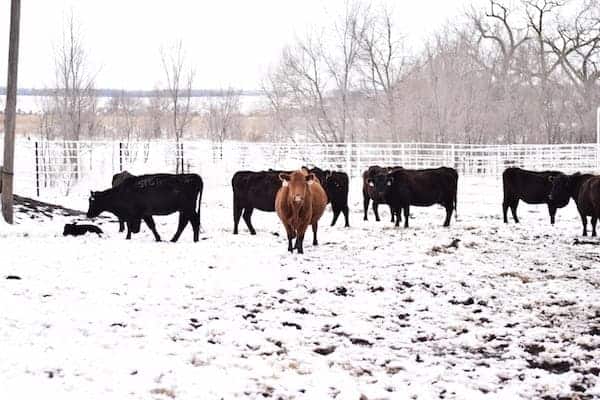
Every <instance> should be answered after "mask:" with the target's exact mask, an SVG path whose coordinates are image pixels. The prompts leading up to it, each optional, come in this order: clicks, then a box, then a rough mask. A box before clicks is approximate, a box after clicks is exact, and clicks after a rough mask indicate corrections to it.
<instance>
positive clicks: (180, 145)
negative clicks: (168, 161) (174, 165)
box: [179, 142, 185, 174]
mask: <svg viewBox="0 0 600 400" xmlns="http://www.w3.org/2000/svg"><path fill="white" fill-rule="evenodd" d="M179 147H181V152H180V155H181V173H182V174H183V173H185V171H184V170H183V164H184V159H183V142H180V143H179Z"/></svg>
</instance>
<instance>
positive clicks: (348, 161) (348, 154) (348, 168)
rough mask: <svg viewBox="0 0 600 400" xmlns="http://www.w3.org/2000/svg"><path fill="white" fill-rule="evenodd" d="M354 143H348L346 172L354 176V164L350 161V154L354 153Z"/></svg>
mask: <svg viewBox="0 0 600 400" xmlns="http://www.w3.org/2000/svg"><path fill="white" fill-rule="evenodd" d="M351 146H352V143H346V171H348V174H349V175H350V176H352V163H351V161H350V152H351V151H352V147H351Z"/></svg>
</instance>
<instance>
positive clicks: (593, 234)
mask: <svg viewBox="0 0 600 400" xmlns="http://www.w3.org/2000/svg"><path fill="white" fill-rule="evenodd" d="M596 222H598V217H592V236H593V237H595V236H596Z"/></svg>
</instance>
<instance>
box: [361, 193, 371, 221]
mask: <svg viewBox="0 0 600 400" xmlns="http://www.w3.org/2000/svg"><path fill="white" fill-rule="evenodd" d="M369 201H371V199H370V198H369V195H368V194H367V193H366V192H365V191H364V190H363V210H364V213H365V215H364V216H363V221H368V220H369V218H368V217H367V211H369Z"/></svg>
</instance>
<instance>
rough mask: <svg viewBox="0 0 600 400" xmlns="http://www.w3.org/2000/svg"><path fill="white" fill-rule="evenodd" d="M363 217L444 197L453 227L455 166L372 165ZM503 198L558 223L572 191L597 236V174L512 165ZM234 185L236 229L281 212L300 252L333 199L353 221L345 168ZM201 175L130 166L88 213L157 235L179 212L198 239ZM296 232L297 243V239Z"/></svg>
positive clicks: (257, 177)
mask: <svg viewBox="0 0 600 400" xmlns="http://www.w3.org/2000/svg"><path fill="white" fill-rule="evenodd" d="M362 178H363V182H362V183H363V187H362V194H363V208H364V209H363V211H364V217H363V218H364V220H365V221H366V220H367V219H368V216H367V211H368V207H369V204H370V203H371V202H372V209H373V213H374V214H375V219H376V220H377V221H379V220H380V218H379V212H378V206H379V205H380V204H387V205H388V206H389V208H390V214H391V221H392V222H393V223H395V226H396V227H398V226H399V224H400V222H401V221H402V215H401V214H402V213H403V214H404V227H406V228H408V220H409V213H410V206H417V207H427V206H431V205H434V204H439V205H441V206H442V207H444V209H445V211H446V217H445V219H444V223H443V226H449V225H450V221H451V218H452V214H453V213H454V214H455V217H456V203H457V201H456V199H457V187H458V173H457V171H456V170H455V169H453V168H448V167H440V168H433V169H407V168H403V167H401V166H395V167H380V166H371V167H369V168H368V169H367V170H366V171H364V173H363V175H362ZM502 182H503V190H504V198H503V202H502V211H503V217H504V222H505V223H508V216H507V212H508V209H509V208H510V210H511V213H512V217H513V219H514V221H515V222H517V223H518V222H519V218H518V217H517V206H518V204H519V201H520V200H523V201H524V202H526V203H529V204H546V205H547V206H548V212H549V214H550V223H551V224H554V221H555V215H556V210H557V209H558V208H562V207H565V206H566V205H567V204H568V203H569V200H570V199H571V198H572V199H573V200H574V201H575V204H576V206H577V210H578V211H579V214H580V216H581V220H582V223H583V235H584V236H585V235H587V217H588V216H591V223H592V236H596V222H597V220H598V218H599V217H600V176H594V175H590V174H580V173H575V174H573V175H566V174H564V173H562V172H559V171H542V172H538V171H528V170H524V169H521V168H512V167H511V168H507V169H506V170H505V171H504V173H503V174H502ZM231 185H232V189H233V234H235V235H237V234H238V225H239V222H240V218H243V219H244V222H245V224H246V226H247V227H248V230H249V231H250V234H252V235H255V234H256V230H255V229H254V226H253V225H252V213H253V211H254V209H258V210H261V211H270V212H273V211H276V212H277V215H278V217H279V218H280V220H281V222H282V224H283V226H284V227H285V230H286V233H287V239H288V250H289V251H290V252H293V251H294V249H295V250H297V252H298V253H303V240H304V235H305V233H306V230H307V228H308V226H309V225H310V226H311V227H312V232H313V245H317V244H318V240H317V229H318V223H319V219H320V218H321V216H322V215H323V212H324V211H325V208H326V206H327V204H328V203H331V208H332V210H333V220H332V221H331V226H334V225H335V224H336V222H337V220H338V217H339V216H340V214H343V215H344V222H345V226H346V227H349V226H350V223H349V208H348V191H349V178H348V175H347V174H346V173H344V172H338V171H329V170H327V171H325V170H322V169H320V168H316V167H315V168H307V167H302V169H300V170H297V171H281V170H273V169H270V170H268V171H259V172H256V171H239V172H236V173H235V174H234V175H233V178H232V180H231ZM203 186H204V184H203V181H202V178H201V177H200V176H199V175H196V174H178V175H173V174H153V175H142V176H134V175H132V174H130V173H128V172H127V171H124V172H121V173H119V174H116V175H114V176H113V179H112V187H111V188H110V189H107V190H104V191H99V192H91V194H90V198H89V209H88V212H87V217H88V218H94V217H97V216H98V215H99V214H100V213H102V212H104V211H107V212H110V213H112V214H114V215H115V216H116V217H117V218H118V219H119V232H122V231H123V230H124V229H125V227H126V228H127V236H126V238H127V239H131V234H132V233H138V232H139V231H140V225H141V221H142V220H143V221H144V222H145V223H146V225H147V226H148V227H149V228H150V230H151V231H152V233H153V234H154V238H155V239H156V241H160V240H161V237H160V235H159V234H158V232H157V231H156V225H155V223H154V219H153V216H154V215H167V214H172V213H174V212H179V224H178V227H177V231H176V232H175V235H174V236H173V238H172V239H171V241H172V242H176V241H177V240H178V239H179V237H180V235H181V233H182V232H183V230H184V228H185V227H186V225H187V224H188V222H189V223H190V224H191V225H192V229H193V238H194V241H198V236H199V232H200V229H201V223H200V204H201V201H202V190H203ZM85 232H94V233H98V234H99V232H97V231H95V230H93V229H91V228H90V226H89V225H79V226H77V225H74V224H68V225H67V226H65V231H64V234H65V235H67V234H75V235H79V234H84V233H85ZM294 239H295V243H293V240H294Z"/></svg>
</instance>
